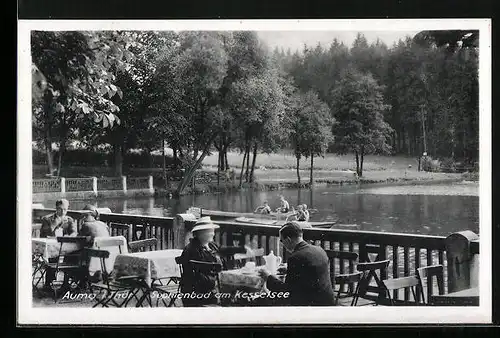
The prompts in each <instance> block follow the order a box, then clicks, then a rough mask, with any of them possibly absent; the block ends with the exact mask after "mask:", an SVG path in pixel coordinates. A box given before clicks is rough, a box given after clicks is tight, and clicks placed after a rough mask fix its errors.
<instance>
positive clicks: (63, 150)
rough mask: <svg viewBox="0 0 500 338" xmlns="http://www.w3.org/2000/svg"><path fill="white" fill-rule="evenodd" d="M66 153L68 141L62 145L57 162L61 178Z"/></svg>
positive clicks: (64, 141)
mask: <svg viewBox="0 0 500 338" xmlns="http://www.w3.org/2000/svg"><path fill="white" fill-rule="evenodd" d="M65 151H66V140H62V141H61V145H60V146H59V158H58V161H57V176H61V166H62V158H63V155H64V152H65Z"/></svg>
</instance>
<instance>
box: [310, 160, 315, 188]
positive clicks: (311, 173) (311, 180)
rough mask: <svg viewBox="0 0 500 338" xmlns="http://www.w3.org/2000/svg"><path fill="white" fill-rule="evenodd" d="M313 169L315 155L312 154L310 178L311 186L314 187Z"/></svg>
mask: <svg viewBox="0 0 500 338" xmlns="http://www.w3.org/2000/svg"><path fill="white" fill-rule="evenodd" d="M313 168H314V154H313V152H311V172H310V178H309V185H310V186H311V187H312V186H313Z"/></svg>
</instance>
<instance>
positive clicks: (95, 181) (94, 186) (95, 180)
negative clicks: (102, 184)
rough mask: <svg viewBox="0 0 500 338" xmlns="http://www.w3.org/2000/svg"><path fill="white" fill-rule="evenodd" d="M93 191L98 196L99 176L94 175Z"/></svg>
mask: <svg viewBox="0 0 500 338" xmlns="http://www.w3.org/2000/svg"><path fill="white" fill-rule="evenodd" d="M92 191H93V192H94V195H96V196H97V177H92Z"/></svg>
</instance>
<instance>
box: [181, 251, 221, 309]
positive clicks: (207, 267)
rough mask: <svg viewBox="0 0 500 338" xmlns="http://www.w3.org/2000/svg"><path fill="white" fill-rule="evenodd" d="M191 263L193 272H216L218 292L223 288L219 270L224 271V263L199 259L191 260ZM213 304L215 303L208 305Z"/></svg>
mask: <svg viewBox="0 0 500 338" xmlns="http://www.w3.org/2000/svg"><path fill="white" fill-rule="evenodd" d="M189 265H190V266H191V268H192V269H193V273H199V272H201V273H214V274H215V286H216V289H217V291H218V292H220V290H221V285H220V279H219V272H221V271H222V264H220V263H217V262H203V261H197V260H193V259H191V260H189ZM207 306H213V305H207Z"/></svg>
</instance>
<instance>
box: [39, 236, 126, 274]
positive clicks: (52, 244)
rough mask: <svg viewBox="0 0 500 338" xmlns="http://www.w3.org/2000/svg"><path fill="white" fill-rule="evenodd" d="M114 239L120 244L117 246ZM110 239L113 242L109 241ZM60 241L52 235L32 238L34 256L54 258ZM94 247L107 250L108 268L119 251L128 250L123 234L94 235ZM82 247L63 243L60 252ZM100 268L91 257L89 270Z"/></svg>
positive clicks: (63, 252) (56, 255) (95, 259)
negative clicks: (110, 235)
mask: <svg viewBox="0 0 500 338" xmlns="http://www.w3.org/2000/svg"><path fill="white" fill-rule="evenodd" d="M116 240H118V241H119V242H120V243H121V244H120V245H119V246H117V245H116V244H115V243H116ZM111 241H112V243H113V244H111V243H110V242H111ZM60 247H61V243H58V242H57V239H56V238H54V237H48V238H32V239H31V250H32V254H33V255H34V256H35V257H41V258H43V259H44V261H45V262H48V261H49V259H54V258H57V257H59V249H60ZM93 248H94V249H101V250H107V251H109V258H107V259H106V268H107V269H108V270H109V269H111V267H113V265H114V260H115V257H116V256H117V255H118V254H119V253H120V250H121V252H122V253H127V252H128V247H127V240H126V239H125V237H123V236H113V237H95V238H94V245H93ZM80 249H82V247H80V246H79V245H78V244H76V243H64V244H63V246H62V250H61V253H62V254H69V253H72V252H75V251H78V250H80ZM99 270H101V264H100V261H99V259H98V258H95V257H93V258H92V259H91V260H90V263H89V271H90V272H95V271H99Z"/></svg>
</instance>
